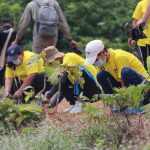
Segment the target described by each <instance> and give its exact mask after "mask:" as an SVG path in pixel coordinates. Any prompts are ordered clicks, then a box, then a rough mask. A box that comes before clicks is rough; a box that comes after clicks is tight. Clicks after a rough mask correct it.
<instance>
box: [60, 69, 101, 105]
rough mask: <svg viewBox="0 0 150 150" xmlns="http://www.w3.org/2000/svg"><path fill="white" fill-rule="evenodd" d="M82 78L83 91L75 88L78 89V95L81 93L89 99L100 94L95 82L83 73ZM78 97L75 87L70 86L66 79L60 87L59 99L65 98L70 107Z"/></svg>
mask: <svg viewBox="0 0 150 150" xmlns="http://www.w3.org/2000/svg"><path fill="white" fill-rule="evenodd" d="M82 76H83V78H84V80H85V83H84V85H83V89H81V87H80V86H79V85H78V87H76V88H78V93H79V94H80V93H81V92H83V95H84V96H86V97H88V98H89V99H90V98H92V96H93V95H94V94H100V93H101V90H100V88H99V86H97V85H96V83H95V81H94V80H93V79H91V78H90V77H89V76H88V75H87V74H86V73H85V72H84V71H83V74H82ZM63 82H64V81H63ZM78 96H79V95H77V94H76V93H75V85H74V84H72V83H71V82H70V81H69V79H68V78H66V80H65V82H64V83H63V85H62V87H61V97H65V98H66V99H67V100H68V101H69V102H70V104H71V105H74V104H75V101H76V100H77V97H78Z"/></svg>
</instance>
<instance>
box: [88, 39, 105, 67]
mask: <svg viewBox="0 0 150 150" xmlns="http://www.w3.org/2000/svg"><path fill="white" fill-rule="evenodd" d="M103 50H104V44H103V42H102V41H101V40H93V41H90V42H89V43H88V44H87V45H86V47H85V54H86V60H85V64H86V65H92V64H94V63H95V61H96V57H97V54H99V53H100V52H102V51H103Z"/></svg>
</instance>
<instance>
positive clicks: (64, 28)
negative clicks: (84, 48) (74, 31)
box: [56, 2, 72, 39]
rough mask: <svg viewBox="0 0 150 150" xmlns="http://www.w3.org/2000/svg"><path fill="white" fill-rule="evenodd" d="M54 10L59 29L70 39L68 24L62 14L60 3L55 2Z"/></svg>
mask: <svg viewBox="0 0 150 150" xmlns="http://www.w3.org/2000/svg"><path fill="white" fill-rule="evenodd" d="M56 11H57V13H58V18H59V26H60V29H61V31H62V32H63V33H64V34H65V35H66V37H67V38H68V39H71V38H72V36H71V33H70V28H69V25H68V23H67V20H66V18H65V16H64V14H63V11H62V9H61V7H60V5H59V4H58V2H56Z"/></svg>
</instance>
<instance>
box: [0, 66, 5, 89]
mask: <svg viewBox="0 0 150 150" xmlns="http://www.w3.org/2000/svg"><path fill="white" fill-rule="evenodd" d="M4 75H5V68H3V69H2V70H0V87H1V86H4V83H5V77H4Z"/></svg>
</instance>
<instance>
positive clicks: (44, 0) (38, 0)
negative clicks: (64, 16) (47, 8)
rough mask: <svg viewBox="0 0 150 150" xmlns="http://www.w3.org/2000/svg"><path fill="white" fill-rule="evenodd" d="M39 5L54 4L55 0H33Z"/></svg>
mask: <svg viewBox="0 0 150 150" xmlns="http://www.w3.org/2000/svg"><path fill="white" fill-rule="evenodd" d="M33 1H34V2H35V3H36V4H37V5H38V6H39V7H41V6H43V5H45V4H48V5H52V6H54V5H55V0H42V1H41V0H33Z"/></svg>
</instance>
